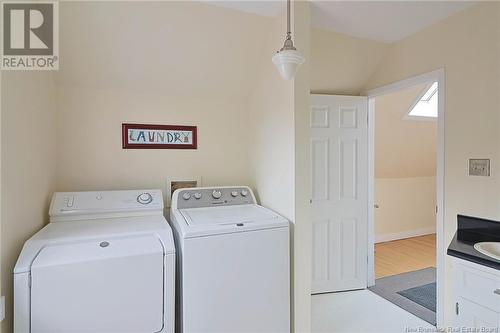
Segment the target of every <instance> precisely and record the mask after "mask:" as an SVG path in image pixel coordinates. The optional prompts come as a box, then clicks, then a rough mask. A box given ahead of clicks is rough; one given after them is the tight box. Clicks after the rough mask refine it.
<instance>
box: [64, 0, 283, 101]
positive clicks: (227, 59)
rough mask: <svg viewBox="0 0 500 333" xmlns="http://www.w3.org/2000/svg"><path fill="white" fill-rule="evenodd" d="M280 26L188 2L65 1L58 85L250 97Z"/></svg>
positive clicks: (165, 93) (189, 94) (256, 18)
mask: <svg viewBox="0 0 500 333" xmlns="http://www.w3.org/2000/svg"><path fill="white" fill-rule="evenodd" d="M273 20H275V19H271V18H266V17H262V16H258V15H254V14H248V13H244V12H239V11H234V10H231V9H226V8H220V7H216V6H212V5H208V4H202V3H196V2H187V1H185V2H169V1H164V2H163V1H151V2H150V1H148V2H146V1H144V2H142V1H137V2H132V1H126V2H118V1H116V2H115V1H110V2H101V1H88V2H85V1H82V2H72V1H68V2H61V3H60V29H59V30H60V70H59V71H58V72H57V73H56V83H57V84H60V85H67V84H71V85H76V86H78V85H83V86H90V87H92V88H96V89H133V90H134V91H137V92H142V91H143V92H150V91H155V92H158V91H159V92H161V93H162V94H164V95H176V96H179V95H186V96H193V98H199V97H210V98H212V97H214V98H218V97H225V98H246V96H248V95H249V94H250V92H251V91H252V89H253V88H254V85H255V81H256V71H255V68H256V67H257V65H258V63H259V61H260V59H261V52H262V47H263V43H264V40H265V38H263V37H265V36H266V31H267V29H268V28H269V27H270V25H271V23H272V21H273Z"/></svg>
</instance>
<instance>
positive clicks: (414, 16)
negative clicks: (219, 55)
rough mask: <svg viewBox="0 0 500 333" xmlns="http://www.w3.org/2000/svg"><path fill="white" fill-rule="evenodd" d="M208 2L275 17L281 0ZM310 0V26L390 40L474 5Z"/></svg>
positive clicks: (280, 8) (410, 33) (464, 2)
mask: <svg viewBox="0 0 500 333" xmlns="http://www.w3.org/2000/svg"><path fill="white" fill-rule="evenodd" d="M205 1H206V2H208V3H211V4H214V5H217V6H223V7H226V8H232V9H236V10H240V11H244V12H250V13H254V14H258V15H263V16H271V17H273V16H278V15H279V14H280V13H281V12H282V11H284V10H285V8H286V4H285V1H284V0H283V1H274V0H270V1H249V0H244V1H230V0H228V1H221V0H218V1H217V0H216V1H212V0H205ZM311 2H312V25H313V26H314V27H317V28H324V29H328V30H333V31H336V32H340V33H344V34H347V35H350V36H353V37H359V38H366V39H371V40H375V41H379V42H385V43H393V42H396V41H399V40H401V39H403V38H405V37H408V36H410V35H412V34H413V33H415V32H417V31H420V30H422V29H424V28H426V27H428V26H430V25H432V24H434V23H436V22H438V21H440V20H443V19H445V18H446V17H448V16H450V15H453V14H454V13H456V12H459V11H461V10H463V9H465V8H468V7H470V6H472V5H473V4H475V3H476V2H475V1H453V0H449V1H319V0H311Z"/></svg>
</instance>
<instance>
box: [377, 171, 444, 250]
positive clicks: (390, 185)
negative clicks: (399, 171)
mask: <svg viewBox="0 0 500 333" xmlns="http://www.w3.org/2000/svg"><path fill="white" fill-rule="evenodd" d="M375 203H376V204H377V206H378V208H377V209H375V242H386V241H390V240H394V239H401V238H407V237H413V236H418V235H426V234H430V233H434V232H435V231H436V214H435V207H436V178H435V177H411V178H376V179H375Z"/></svg>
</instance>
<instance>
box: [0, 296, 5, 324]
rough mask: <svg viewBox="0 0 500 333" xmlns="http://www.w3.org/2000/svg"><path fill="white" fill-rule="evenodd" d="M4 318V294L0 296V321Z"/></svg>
mask: <svg viewBox="0 0 500 333" xmlns="http://www.w3.org/2000/svg"><path fill="white" fill-rule="evenodd" d="M4 319H5V296H2V297H0V321H2V320H4Z"/></svg>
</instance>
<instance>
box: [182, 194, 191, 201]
mask: <svg viewBox="0 0 500 333" xmlns="http://www.w3.org/2000/svg"><path fill="white" fill-rule="evenodd" d="M182 199H184V200H189V199H191V194H190V193H189V192H184V193H183V194H182Z"/></svg>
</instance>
